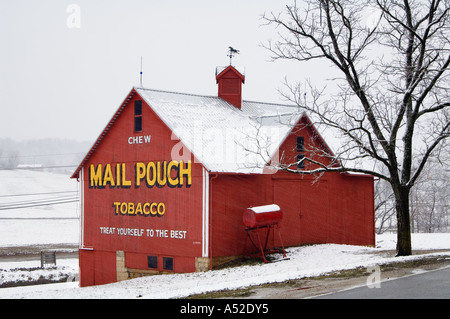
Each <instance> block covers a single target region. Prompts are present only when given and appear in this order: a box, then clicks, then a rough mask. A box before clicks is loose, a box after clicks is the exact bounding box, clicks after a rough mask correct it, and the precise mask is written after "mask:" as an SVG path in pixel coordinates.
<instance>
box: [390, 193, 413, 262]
mask: <svg viewBox="0 0 450 319" xmlns="http://www.w3.org/2000/svg"><path fill="white" fill-rule="evenodd" d="M394 194H395V207H396V210H397V255H396V256H397V257H398V256H410V255H411V254H412V249H411V224H410V216H409V188H407V187H404V186H403V187H402V186H398V187H394Z"/></svg>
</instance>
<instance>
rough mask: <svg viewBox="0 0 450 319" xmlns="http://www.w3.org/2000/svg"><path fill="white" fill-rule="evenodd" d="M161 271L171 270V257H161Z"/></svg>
mask: <svg viewBox="0 0 450 319" xmlns="http://www.w3.org/2000/svg"><path fill="white" fill-rule="evenodd" d="M163 269H164V270H173V258H172V257H163Z"/></svg>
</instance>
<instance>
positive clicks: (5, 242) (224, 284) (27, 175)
mask: <svg viewBox="0 0 450 319" xmlns="http://www.w3.org/2000/svg"><path fill="white" fill-rule="evenodd" d="M18 176H19V177H20V178H18ZM22 178H23V179H22ZM33 179H34V182H33V183H31V182H30V181H31V180H33ZM5 184H7V185H5ZM16 184H21V185H22V187H20V185H16ZM39 185H40V186H39ZM76 187H77V185H76V183H73V181H71V180H69V179H68V177H67V176H65V175H58V174H49V173H41V172H26V171H0V195H2V196H3V197H0V207H2V205H5V203H13V202H19V201H18V200H17V198H16V199H14V198H12V197H7V196H4V195H7V194H31V193H33V194H34V193H51V194H47V195H51V196H55V197H59V196H60V195H65V194H63V193H57V194H55V193H56V192H60V191H68V192H69V191H76ZM68 194H70V193H68ZM47 195H45V196H47ZM33 196H38V195H33ZM24 198H25V197H24ZM32 199H33V200H34V198H32ZM20 200H21V201H25V200H23V198H20ZM30 200H31V199H29V200H28V201H30ZM42 200H43V199H41V201H42ZM45 200H48V199H45ZM52 200H53V199H52ZM56 200H60V198H57V199H56ZM16 205H18V204H17V203H16ZM77 212H78V208H77V205H76V203H65V204H58V205H54V206H35V207H31V208H17V209H11V210H0V234H1V236H0V248H3V249H5V247H6V249H9V248H10V249H14V248H15V247H17V246H24V245H28V246H32V245H49V244H51V245H56V246H57V245H58V244H69V245H72V244H73V245H75V246H76V245H78V233H79V224H78V219H77V217H78V215H77V214H78V213H77ZM19 218H23V219H24V220H18V219H19ZM26 218H34V219H32V220H29V219H26ZM42 218H48V219H42ZM412 240H413V243H412V244H413V249H414V250H416V251H417V250H436V251H437V250H450V234H413V237H412ZM395 243H396V238H395V235H381V236H377V245H376V247H375V248H368V247H358V246H348V245H333V244H330V245H312V246H304V247H296V248H289V249H288V250H287V254H288V257H289V258H290V259H289V260H285V261H281V262H277V263H271V264H262V263H261V264H257V265H252V266H242V267H235V268H227V269H222V270H214V271H208V272H204V273H190V274H173V275H160V276H152V277H143V278H137V279H133V280H128V281H124V282H120V283H114V284H108V285H103V286H96V287H85V288H79V287H78V282H68V283H58V284H46V285H35V286H26V287H16V288H0V298H46V299H58V298H69V299H71V298H150V299H152V298H163V299H165V298H183V297H186V296H188V295H191V294H197V293H202V292H209V291H215V290H221V289H236V288H243V287H246V286H251V285H258V284H264V283H269V282H280V281H285V280H289V279H298V278H303V277H311V276H317V275H321V274H325V273H328V272H331V271H336V270H344V269H351V268H356V267H369V266H373V265H376V264H383V263H387V262H391V261H406V260H413V259H417V258H422V257H423V256H424V255H414V256H409V257H400V258H395V257H393V253H392V252H389V253H388V252H386V251H387V250H394V249H395ZM426 255H428V256H429V255H442V256H446V257H450V251H448V252H431V253H427V254H426ZM39 266H40V262H39V261H38V260H37V261H24V262H0V281H2V280H3V281H14V280H22V279H23V278H26V277H27V276H28V277H32V276H37V277H39V276H44V277H45V276H52V277H53V278H55V277H58V276H61V274H63V273H64V274H65V275H67V274H68V273H69V274H71V275H72V276H71V279H72V278H73V277H76V276H77V273H78V260H77V259H59V260H57V267H56V268H55V269H44V270H35V271H27V270H20V268H33V267H34V268H36V267H39ZM21 278H22V279H21Z"/></svg>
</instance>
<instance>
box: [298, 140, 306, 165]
mask: <svg viewBox="0 0 450 319" xmlns="http://www.w3.org/2000/svg"><path fill="white" fill-rule="evenodd" d="M304 152H305V138H304V137H303V136H297V168H298V169H302V168H305V161H304V160H303V159H304V158H305V154H304Z"/></svg>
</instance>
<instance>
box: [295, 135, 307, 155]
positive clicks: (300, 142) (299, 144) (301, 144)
mask: <svg viewBox="0 0 450 319" xmlns="http://www.w3.org/2000/svg"><path fill="white" fill-rule="evenodd" d="M304 150H305V149H304V138H303V136H297V152H304Z"/></svg>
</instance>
